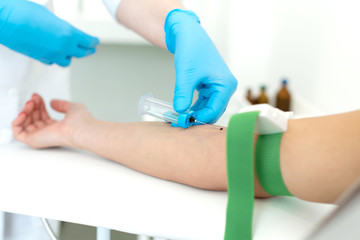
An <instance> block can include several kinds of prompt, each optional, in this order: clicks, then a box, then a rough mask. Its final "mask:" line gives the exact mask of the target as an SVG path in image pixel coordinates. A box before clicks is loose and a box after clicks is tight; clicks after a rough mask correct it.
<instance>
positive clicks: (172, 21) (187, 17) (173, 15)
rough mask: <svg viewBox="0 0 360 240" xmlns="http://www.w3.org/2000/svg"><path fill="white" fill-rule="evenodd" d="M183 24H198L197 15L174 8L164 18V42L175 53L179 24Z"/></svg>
mask: <svg viewBox="0 0 360 240" xmlns="http://www.w3.org/2000/svg"><path fill="white" fill-rule="evenodd" d="M183 24H198V25H200V19H199V17H198V16H197V15H196V14H195V13H194V12H193V11H189V10H182V9H174V10H172V11H170V12H169V13H168V15H167V16H166V19H165V26H164V30H165V42H166V46H167V48H168V50H169V52H171V53H173V54H175V50H176V38H177V35H178V34H179V33H180V31H181V29H179V28H178V26H179V25H183Z"/></svg>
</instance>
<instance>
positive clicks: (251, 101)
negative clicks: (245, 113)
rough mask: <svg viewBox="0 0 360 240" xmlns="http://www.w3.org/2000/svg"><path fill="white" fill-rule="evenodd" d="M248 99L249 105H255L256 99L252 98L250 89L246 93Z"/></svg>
mask: <svg viewBox="0 0 360 240" xmlns="http://www.w3.org/2000/svg"><path fill="white" fill-rule="evenodd" d="M246 99H247V100H248V101H249V103H251V104H254V99H253V97H252V94H251V89H250V88H248V90H247V91H246Z"/></svg>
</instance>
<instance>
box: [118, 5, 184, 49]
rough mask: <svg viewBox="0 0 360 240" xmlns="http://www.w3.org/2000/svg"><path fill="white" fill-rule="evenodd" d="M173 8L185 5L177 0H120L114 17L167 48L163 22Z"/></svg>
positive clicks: (150, 40) (181, 7)
mask: <svg viewBox="0 0 360 240" xmlns="http://www.w3.org/2000/svg"><path fill="white" fill-rule="evenodd" d="M173 9H185V7H184V6H183V5H182V4H181V3H180V2H179V1H177V0H151V1H149V0H122V1H121V2H120V4H119V7H118V8H117V12H116V18H117V20H118V21H119V22H120V23H121V24H123V25H125V26H126V27H128V28H130V29H132V30H133V31H135V32H136V33H138V34H139V35H141V36H143V37H144V38H146V39H147V40H148V41H149V42H151V43H152V44H154V45H157V46H159V47H161V48H163V49H165V50H167V47H166V43H165V32H164V24H165V19H166V16H167V14H168V13H169V12H170V11H171V10H173Z"/></svg>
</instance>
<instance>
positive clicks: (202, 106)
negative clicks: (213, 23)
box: [165, 9, 237, 123]
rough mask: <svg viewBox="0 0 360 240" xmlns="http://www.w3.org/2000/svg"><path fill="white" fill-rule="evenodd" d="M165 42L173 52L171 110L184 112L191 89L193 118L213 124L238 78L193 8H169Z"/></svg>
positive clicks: (224, 107)
mask: <svg viewBox="0 0 360 240" xmlns="http://www.w3.org/2000/svg"><path fill="white" fill-rule="evenodd" d="M165 35H166V38H165V40H166V45H167V48H168V49H169V51H170V52H171V53H174V54H175V70H176V84H175V92H174V103H173V104H174V109H175V111H177V112H179V113H183V112H185V111H187V110H188V109H189V108H190V106H191V103H192V98H193V93H194V90H195V89H196V90H198V92H199V98H198V100H197V101H196V103H195V104H194V105H193V106H192V107H191V110H193V111H195V114H194V116H195V118H196V119H197V120H198V121H201V122H204V123H214V122H215V121H216V120H217V119H219V118H220V116H221V115H222V114H223V113H224V111H225V109H226V106H227V104H228V102H229V100H230V97H231V95H232V94H233V93H234V91H235V90H236V87H237V80H236V79H235V77H234V76H233V75H232V73H231V72H230V70H229V68H228V67H227V66H226V64H225V62H224V60H223V59H222V57H221V56H220V54H219V52H218V50H217V49H216V47H215V45H214V43H213V42H212V41H211V39H210V38H209V36H208V35H207V33H206V32H205V30H204V29H203V28H202V27H201V26H200V21H199V18H198V17H197V16H196V15H195V13H193V12H192V11H187V10H180V9H175V10H172V11H171V12H170V13H169V14H168V15H167V17H166V20H165Z"/></svg>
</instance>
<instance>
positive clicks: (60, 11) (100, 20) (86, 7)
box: [53, 0, 149, 45]
mask: <svg viewBox="0 0 360 240" xmlns="http://www.w3.org/2000/svg"><path fill="white" fill-rule="evenodd" d="M53 5H54V12H55V14H56V15H57V16H59V17H61V18H62V19H65V20H67V21H68V22H70V23H71V24H73V25H74V26H76V27H77V28H79V29H81V30H82V31H85V32H86V33H89V34H92V35H94V36H97V37H99V38H100V41H101V43H105V44H141V45H144V44H149V43H148V42H147V41H146V40H145V39H143V38H142V37H140V36H139V35H137V34H136V33H134V32H133V31H131V30H129V29H127V28H125V27H124V26H122V25H120V24H118V23H117V22H116V21H115V19H113V17H112V16H111V15H110V13H109V12H108V11H107V9H106V8H105V6H104V4H103V3H102V1H101V0H53Z"/></svg>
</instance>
